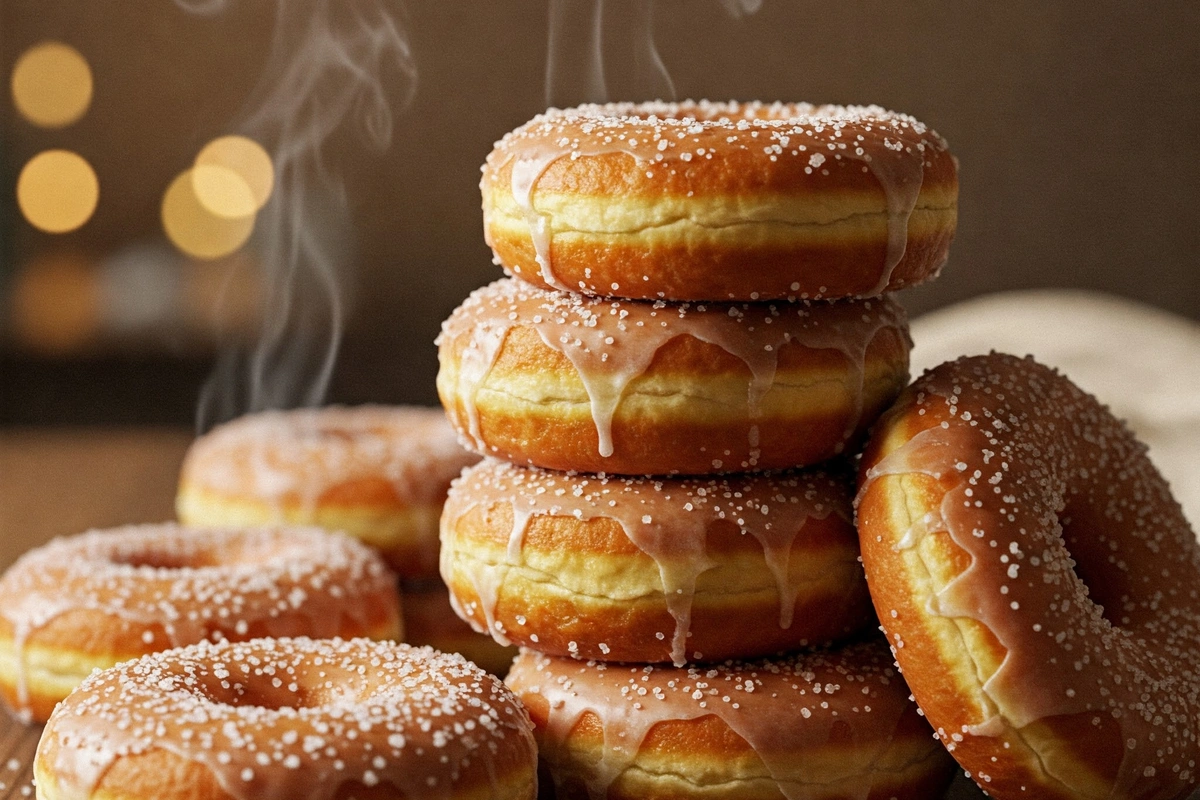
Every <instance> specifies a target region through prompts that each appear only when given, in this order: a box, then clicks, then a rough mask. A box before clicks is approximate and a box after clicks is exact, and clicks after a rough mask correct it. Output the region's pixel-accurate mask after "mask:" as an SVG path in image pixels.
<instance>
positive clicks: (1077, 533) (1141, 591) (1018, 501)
mask: <svg viewBox="0 0 1200 800" xmlns="http://www.w3.org/2000/svg"><path fill="white" fill-rule="evenodd" d="M862 470H863V471H862V485H861V491H860V494H859V506H858V525H859V533H860V536H861V543H862V551H863V562H864V565H865V567H866V572H867V580H868V583H869V585H870V588H871V596H872V598H873V600H874V602H875V608H876V611H877V612H878V614H879V617H880V619H881V620H882V621H883V626H884V629H885V630H886V632H887V634H888V637H889V638H890V640H891V643H892V646H893V647H894V649H895V653H896V659H897V661H898V662H899V665H900V666H901V667H902V668H903V670H904V675H905V677H906V678H907V679H908V682H909V684H910V685H911V686H912V690H913V694H914V695H915V696H916V699H917V702H918V703H919V704H920V706H921V708H922V709H924V711H925V714H926V716H927V717H928V718H929V720H930V722H932V723H933V725H934V727H935V728H936V729H937V732H938V736H939V737H940V738H941V739H942V741H943V742H944V743H945V744H946V746H947V747H948V748H950V749H951V750H952V752H953V755H954V756H955V758H957V759H958V761H959V762H960V763H961V764H962V765H963V766H964V767H965V768H966V769H967V770H968V771H969V773H970V774H971V776H972V777H973V778H974V779H975V781H976V782H977V783H979V785H980V786H981V787H983V788H984V789H985V790H986V791H987V793H988V794H989V795H991V796H992V797H996V798H1000V799H1001V800H1005V799H1006V798H1017V797H1036V798H1063V799H1064V800H1065V798H1073V799H1075V800H1078V798H1171V797H1183V796H1185V795H1186V794H1187V793H1188V790H1189V788H1190V787H1193V786H1195V785H1196V783H1197V782H1198V780H1200V777H1198V774H1197V762H1200V742H1198V738H1197V737H1198V734H1200V545H1197V542H1196V538H1195V536H1194V535H1193V534H1192V531H1191V530H1190V529H1189V527H1188V524H1187V522H1186V521H1185V519H1184V518H1183V515H1182V513H1181V511H1180V508H1179V505H1178V504H1177V503H1176V502H1175V501H1174V500H1173V499H1172V498H1171V494H1170V491H1169V490H1168V488H1167V485H1166V483H1165V482H1164V481H1163V480H1162V478H1161V477H1159V475H1158V473H1157V472H1156V471H1155V469H1154V467H1153V466H1152V465H1151V464H1150V461H1149V460H1148V459H1147V458H1146V455H1145V447H1144V446H1143V445H1142V444H1140V443H1139V442H1137V441H1136V440H1135V439H1134V438H1133V436H1132V435H1131V434H1130V433H1129V432H1128V431H1127V429H1125V427H1124V426H1123V425H1122V424H1121V423H1120V422H1118V421H1117V420H1116V419H1115V418H1113V416H1112V415H1111V414H1110V413H1109V412H1108V411H1107V409H1105V408H1104V407H1103V406H1101V405H1100V403H1099V402H1097V401H1096V399H1095V398H1093V397H1091V396H1090V395H1087V394H1085V393H1084V392H1083V391H1081V390H1080V389H1078V388H1076V387H1075V386H1074V385H1073V384H1071V382H1070V381H1068V380H1067V379H1066V378H1065V377H1063V376H1062V375H1059V374H1058V373H1056V372H1054V371H1052V370H1050V369H1048V368H1046V367H1043V366H1041V365H1039V364H1037V363H1036V362H1034V361H1033V360H1032V359H1025V360H1021V359H1017V358H1014V357H1012V356H1005V355H997V354H993V355H990V356H981V357H976V358H969V359H961V360H959V361H956V362H952V363H947V364H943V365H942V366H940V367H937V368H936V369H934V370H932V371H931V372H929V373H926V375H925V376H924V377H923V378H921V379H920V380H919V381H917V382H916V384H914V385H913V386H912V387H911V388H910V389H909V390H908V391H906V392H905V394H904V395H903V396H902V397H901V399H900V400H899V401H898V402H897V404H896V405H895V406H894V407H893V408H892V410H891V411H889V412H888V413H887V415H886V416H885V417H884V418H883V420H881V421H880V422H879V423H878V424H877V428H876V430H875V432H874V434H873V435H872V439H871V443H870V446H869V447H868V449H867V451H866V453H865V454H864V456H863V461H862Z"/></svg>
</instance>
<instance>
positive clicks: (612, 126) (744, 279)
mask: <svg viewBox="0 0 1200 800" xmlns="http://www.w3.org/2000/svg"><path fill="white" fill-rule="evenodd" d="M480 189H481V191H482V193H483V220H484V236H485V238H486V239H487V242H488V244H490V245H491V247H492V249H493V251H494V252H495V254H496V257H497V260H498V261H499V262H500V263H501V264H502V265H503V266H504V268H505V269H506V270H508V272H509V273H510V274H513V275H515V276H517V277H520V278H523V279H525V280H527V281H531V282H533V283H536V284H538V285H540V286H542V287H544V288H547V289H559V290H563V291H571V292H582V293H584V294H589V295H601V296H612V297H629V298H640V299H650V300H655V299H666V300H708V301H712V300H743V301H744V300H778V299H784V298H789V299H796V298H807V299H826V298H840V297H854V296H877V295H881V294H883V293H884V292H885V291H892V290H895V289H900V288H903V287H905V286H911V285H913V284H916V283H920V282H921V281H924V280H927V279H929V278H932V277H934V276H935V275H937V272H938V270H939V269H940V268H941V266H942V264H944V263H945V261H946V257H947V254H948V252H949V247H950V241H951V239H953V238H954V230H955V225H956V221H957V201H958V168H957V164H956V162H955V159H954V157H953V156H951V155H950V152H949V150H948V149H947V147H946V143H945V141H944V140H943V139H942V138H941V137H939V136H938V135H937V134H936V133H934V132H933V131H931V130H929V129H928V128H926V127H925V126H924V125H922V124H921V123H920V122H918V121H917V120H915V119H913V118H912V117H908V116H905V115H902V114H896V113H894V112H891V111H885V110H884V109H882V108H878V107H876V106H867V107H863V106H851V107H843V106H812V105H809V104H806V103H800V104H774V105H764V104H762V103H710V102H699V103H696V102H687V103H679V104H675V103H645V104H639V105H634V104H628V103H619V104H611V105H599V106H597V105H587V106H580V107H579V108H573V109H568V110H566V111H560V110H557V109H552V110H550V111H547V112H546V113H545V114H542V115H539V116H537V117H535V118H534V119H533V120H531V121H530V122H528V123H526V124H525V125H523V126H521V127H520V128H518V129H516V130H515V131H513V132H512V133H510V134H508V135H507V136H505V137H504V138H503V139H502V140H501V141H499V142H497V143H496V148H495V150H493V151H492V153H491V155H489V156H488V159H487V163H486V164H485V165H484V167H483V180H482V182H481V184H480Z"/></svg>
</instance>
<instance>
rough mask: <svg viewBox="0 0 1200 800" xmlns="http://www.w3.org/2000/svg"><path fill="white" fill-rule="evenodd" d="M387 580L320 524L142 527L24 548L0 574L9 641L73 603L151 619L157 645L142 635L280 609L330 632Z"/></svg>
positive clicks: (227, 623) (196, 629)
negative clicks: (157, 625) (156, 625)
mask: <svg viewBox="0 0 1200 800" xmlns="http://www.w3.org/2000/svg"><path fill="white" fill-rule="evenodd" d="M394 583H395V577H394V576H393V575H392V572H391V571H390V570H389V569H388V568H387V566H386V565H385V564H384V563H383V561H382V560H381V559H380V558H379V557H378V556H377V555H376V554H375V553H374V552H373V551H371V550H370V549H369V548H367V547H366V546H365V545H362V544H360V543H359V542H357V541H355V540H353V539H350V538H349V537H346V536H342V535H337V534H332V533H329V532H328V531H325V530H322V529H319V528H304V527H297V526H291V527H263V528H250V529H203V530H201V529H194V528H187V527H184V526H181V525H175V524H162V525H139V526H130V527H126V528H116V529H113V530H105V531H90V532H88V533H83V534H80V535H77V536H70V537H64V538H61V539H55V540H54V541H52V542H50V543H49V544H47V545H44V546H42V547H39V548H37V549H35V550H31V551H30V552H28V553H26V554H25V555H24V556H22V557H21V558H20V559H19V560H18V561H17V563H16V564H14V565H13V566H12V567H11V568H10V569H9V571H8V572H7V573H5V575H4V576H3V578H0V617H2V618H3V619H4V620H5V621H6V622H7V623H9V624H10V625H11V626H12V628H13V630H14V632H15V635H16V639H17V640H18V641H23V640H24V639H26V638H28V637H30V636H32V635H34V634H36V632H37V631H38V630H39V629H40V628H42V627H44V626H46V625H48V624H50V623H51V622H52V621H53V620H54V619H56V618H58V617H59V616H61V615H63V614H66V613H67V612H70V611H75V610H89V611H98V612H101V613H103V614H106V615H109V616H113V617H117V618H119V619H123V620H126V621H129V622H133V623H141V624H154V623H160V624H161V626H162V630H163V633H164V634H165V636H166V641H162V642H155V641H154V639H153V638H152V639H150V640H149V641H147V642H146V644H158V646H160V647H166V646H170V645H172V644H175V645H178V644H190V643H191V642H194V641H197V640H199V639H203V638H207V637H208V636H212V635H215V636H216V637H217V638H220V637H221V636H229V637H231V638H232V637H236V636H237V635H238V634H244V633H245V632H246V631H247V630H249V628H250V627H251V626H253V625H256V624H258V625H262V626H264V627H265V628H267V629H269V628H270V627H271V626H272V621H273V620H276V619H279V618H281V617H284V616H288V617H291V618H293V619H295V618H297V617H299V618H303V619H305V620H308V621H309V622H310V623H311V628H310V629H311V630H312V631H313V633H314V634H316V633H320V632H322V631H328V634H329V635H333V634H334V633H336V631H337V630H338V628H337V626H338V625H339V623H340V621H341V620H342V619H343V617H344V616H349V617H354V616H356V615H358V614H360V613H362V609H361V608H360V606H362V605H364V600H363V598H365V597H367V596H370V595H376V594H379V593H380V592H391V591H394V588H393V587H394ZM146 635H147V636H151V633H150V632H149V631H147V633H146Z"/></svg>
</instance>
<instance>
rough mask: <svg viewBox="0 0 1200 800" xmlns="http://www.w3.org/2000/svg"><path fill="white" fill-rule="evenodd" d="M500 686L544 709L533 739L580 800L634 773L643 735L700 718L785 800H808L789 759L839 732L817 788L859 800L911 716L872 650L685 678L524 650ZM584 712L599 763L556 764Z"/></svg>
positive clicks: (808, 787) (903, 694) (901, 689)
mask: <svg viewBox="0 0 1200 800" xmlns="http://www.w3.org/2000/svg"><path fill="white" fill-rule="evenodd" d="M508 682H509V685H510V686H512V687H513V688H514V689H515V690H516V691H517V693H518V694H519V695H521V696H522V697H526V699H527V702H528V697H527V696H528V695H530V694H540V695H541V696H542V697H543V698H545V700H546V701H547V704H548V713H549V716H548V718H547V720H546V722H545V726H544V728H541V729H540V731H539V734H540V737H541V740H542V742H541V744H542V752H543V758H545V759H547V760H548V761H549V762H550V764H551V767H552V773H554V774H555V777H556V780H557V779H558V777H559V772H560V771H562V772H567V771H569V772H572V773H575V774H578V773H580V772H582V773H583V777H584V778H585V782H586V786H587V791H588V796H589V797H590V798H591V800H603V798H604V797H605V796H606V795H607V793H608V789H609V787H610V786H612V784H613V783H614V781H616V780H617V779H618V778H619V777H620V776H621V775H622V774H623V773H625V772H626V771H627V770H628V769H629V768H630V767H631V766H632V765H633V764H634V762H635V760H636V759H637V757H638V754H639V752H640V751H641V750H642V749H643V745H644V742H645V740H646V735H647V733H648V732H649V731H650V729H651V728H652V727H654V726H655V725H657V724H659V723H661V722H664V721H670V720H679V721H689V720H696V719H700V718H702V717H707V716H715V717H717V718H718V719H720V720H721V721H722V722H724V723H725V724H726V725H727V726H728V727H729V729H730V730H732V731H733V732H734V733H736V734H737V735H738V736H740V737H741V738H742V739H743V740H745V741H746V743H747V744H749V745H750V747H751V748H753V750H754V752H755V753H757V754H758V756H759V758H761V759H762V761H763V764H764V765H765V766H766V768H767V770H768V772H769V773H770V776H771V778H772V779H774V780H775V781H776V782H777V784H778V786H779V790H780V792H782V794H783V795H784V796H785V797H787V798H788V800H806V798H809V797H811V796H812V790H813V785H812V784H813V783H816V782H817V781H815V780H813V778H812V776H807V775H805V774H803V773H800V774H798V773H797V766H796V765H797V763H798V762H799V763H803V759H798V758H797V754H799V753H813V752H816V751H820V750H821V748H824V747H826V746H827V745H829V744H830V742H831V740H832V739H833V731H834V726H835V725H837V726H839V727H840V728H842V730H841V731H840V732H839V740H840V741H846V742H847V743H846V745H845V747H844V748H842V747H839V748H838V750H837V752H838V753H839V754H840V755H841V757H840V758H839V759H838V760H837V762H836V763H837V766H836V767H835V768H834V769H835V771H836V774H828V773H827V774H825V775H823V776H822V777H821V783H822V792H823V794H822V796H827V795H828V794H829V793H830V787H829V784H833V785H836V786H837V787H838V793H837V796H839V797H847V798H854V799H855V800H865V799H866V797H867V796H868V795H869V794H870V791H871V779H870V775H871V772H872V770H873V769H874V765H875V764H876V763H878V762H880V761H881V760H882V758H883V755H884V753H885V751H886V750H887V749H888V748H889V747H890V746H891V745H892V743H893V740H894V738H895V737H896V736H897V731H898V728H899V725H900V721H901V717H902V716H903V714H904V712H905V711H906V710H907V709H909V708H910V707H911V703H910V701H909V700H908V699H907V697H908V688H907V686H905V684H904V681H903V680H901V678H900V676H899V675H898V674H897V673H896V671H895V669H894V668H893V666H892V661H891V658H890V656H889V655H888V652H887V648H886V647H885V646H884V645H883V644H882V643H881V642H876V641H872V642H867V643H860V644H856V645H851V646H849V647H847V648H844V649H843V650H839V651H830V652H826V651H810V652H808V653H804V654H800V655H793V656H788V657H785V658H781V659H777V660H763V661H753V662H730V663H726V664H722V665H720V666H714V667H691V668H688V669H681V668H669V667H653V666H644V667H643V666H625V665H619V664H604V663H601V662H586V663H581V662H575V661H571V660H568V659H563V658H553V657H550V656H544V655H541V654H539V653H535V652H533V651H529V650H525V651H522V653H521V655H520V656H519V657H518V658H517V661H516V662H515V663H514V665H513V670H512V672H511V673H510V675H509V681H508ZM589 712H590V713H592V714H594V715H595V716H596V717H597V718H598V719H599V720H600V723H601V725H602V726H603V733H604V749H603V751H602V755H601V758H600V760H599V762H592V761H590V760H589V761H587V762H583V761H582V760H576V761H574V762H573V763H570V764H567V763H558V762H557V761H556V758H561V757H562V756H561V754H563V753H565V752H567V750H568V749H569V745H568V742H569V740H570V738H571V735H572V733H573V731H574V729H575V726H576V725H577V724H578V723H579V721H580V719H581V718H582V717H583V716H584V715H585V714H587V713H589ZM539 727H541V726H539ZM923 735H924V734H923ZM841 737H845V739H842V738H841ZM850 754H853V755H850ZM800 769H803V767H801V768H800ZM843 782H845V783H843Z"/></svg>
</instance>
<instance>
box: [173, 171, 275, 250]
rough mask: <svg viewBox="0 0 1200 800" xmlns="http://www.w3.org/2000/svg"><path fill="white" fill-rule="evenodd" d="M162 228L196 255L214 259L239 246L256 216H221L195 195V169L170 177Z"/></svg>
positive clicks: (248, 235)
mask: <svg viewBox="0 0 1200 800" xmlns="http://www.w3.org/2000/svg"><path fill="white" fill-rule="evenodd" d="M162 222H163V230H165V231H166V233H167V238H168V239H170V240H171V243H172V244H173V245H175V246H176V247H178V248H179V249H180V250H182V251H183V252H185V253H187V254H188V255H190V256H193V257H195V258H203V259H211V258H220V257H221V256H225V255H229V254H230V253H232V252H233V251H234V250H237V249H238V248H239V247H241V246H242V245H243V244H245V243H246V240H247V239H249V238H250V234H251V233H252V232H253V231H254V216H253V215H250V216H244V217H236V218H229V217H220V216H217V215H216V214H214V213H212V211H210V210H209V209H208V208H206V207H205V206H204V204H202V203H201V202H200V199H199V198H198V197H197V196H196V189H195V181H194V180H193V176H192V170H190V169H189V170H185V171H184V172H181V173H179V175H177V176H176V177H175V180H173V181H171V185H170V186H168V187H167V191H166V193H165V194H164V195H163V201H162Z"/></svg>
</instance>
